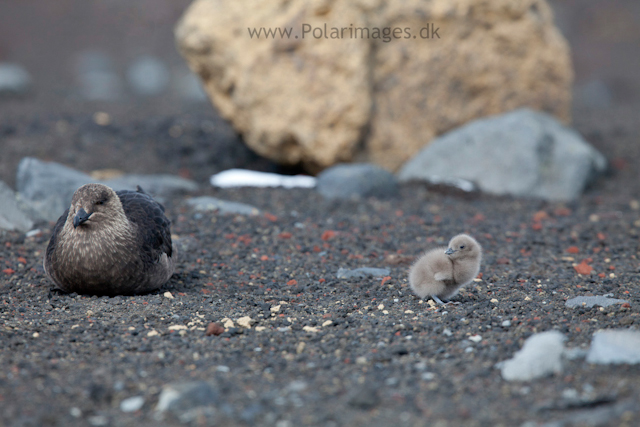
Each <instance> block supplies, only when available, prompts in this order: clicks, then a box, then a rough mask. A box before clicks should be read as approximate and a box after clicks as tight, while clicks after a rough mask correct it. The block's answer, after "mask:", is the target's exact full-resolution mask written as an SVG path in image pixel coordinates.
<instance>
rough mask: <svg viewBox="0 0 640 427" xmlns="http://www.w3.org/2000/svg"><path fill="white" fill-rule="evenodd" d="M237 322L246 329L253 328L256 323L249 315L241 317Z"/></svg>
mask: <svg viewBox="0 0 640 427" xmlns="http://www.w3.org/2000/svg"><path fill="white" fill-rule="evenodd" d="M236 322H237V323H238V326H242V327H243V328H245V329H251V326H253V324H254V323H256V321H255V320H253V319H252V318H251V317H249V316H244V317H241V318H239V319H238V320H237V321H236Z"/></svg>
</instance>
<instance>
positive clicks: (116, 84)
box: [76, 51, 123, 101]
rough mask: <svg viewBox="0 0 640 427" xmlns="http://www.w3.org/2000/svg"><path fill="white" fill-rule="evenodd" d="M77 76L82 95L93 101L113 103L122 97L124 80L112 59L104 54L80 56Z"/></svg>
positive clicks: (94, 52) (94, 53)
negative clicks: (117, 71)
mask: <svg viewBox="0 0 640 427" xmlns="http://www.w3.org/2000/svg"><path fill="white" fill-rule="evenodd" d="M76 76H77V79H78V84H79V86H80V94H81V95H82V96H83V97H84V98H85V99H88V100H91V101H113V100H115V99H118V98H120V97H121V96H122V93H123V90H122V79H121V78H120V76H119V75H118V74H117V73H116V71H115V67H114V65H113V62H112V61H111V58H110V57H109V56H108V55H107V54H106V53H104V52H100V51H87V52H82V53H80V54H79V55H78V58H77V60H76Z"/></svg>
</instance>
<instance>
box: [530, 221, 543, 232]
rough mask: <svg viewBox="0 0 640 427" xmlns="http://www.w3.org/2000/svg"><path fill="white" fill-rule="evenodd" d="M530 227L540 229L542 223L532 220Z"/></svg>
mask: <svg viewBox="0 0 640 427" xmlns="http://www.w3.org/2000/svg"><path fill="white" fill-rule="evenodd" d="M531 229H532V230H536V231H539V230H542V224H540V223H539V222H534V223H533V224H532V225H531Z"/></svg>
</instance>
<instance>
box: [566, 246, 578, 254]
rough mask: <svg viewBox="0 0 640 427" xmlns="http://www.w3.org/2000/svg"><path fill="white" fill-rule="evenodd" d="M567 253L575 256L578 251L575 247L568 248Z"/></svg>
mask: <svg viewBox="0 0 640 427" xmlns="http://www.w3.org/2000/svg"><path fill="white" fill-rule="evenodd" d="M567 252H569V253H570V254H577V253H579V252H580V249H578V247H577V246H569V247H568V248H567Z"/></svg>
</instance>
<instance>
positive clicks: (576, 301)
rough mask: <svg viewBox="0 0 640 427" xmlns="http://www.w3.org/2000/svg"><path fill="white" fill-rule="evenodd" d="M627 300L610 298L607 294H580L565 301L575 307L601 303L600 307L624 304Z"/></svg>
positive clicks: (588, 306) (568, 305) (569, 305)
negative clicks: (586, 295) (589, 295)
mask: <svg viewBox="0 0 640 427" xmlns="http://www.w3.org/2000/svg"><path fill="white" fill-rule="evenodd" d="M625 302H627V301H625V300H623V299H616V298H609V297H608V296H607V295H597V296H593V297H585V296H579V297H575V298H571V299H568V300H567V302H565V303H564V305H565V306H567V307H570V308H574V307H587V308H591V307H593V306H594V305H599V306H600V307H609V306H610V305H615V304H623V303H625Z"/></svg>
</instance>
